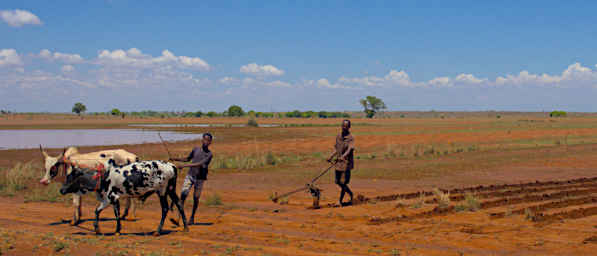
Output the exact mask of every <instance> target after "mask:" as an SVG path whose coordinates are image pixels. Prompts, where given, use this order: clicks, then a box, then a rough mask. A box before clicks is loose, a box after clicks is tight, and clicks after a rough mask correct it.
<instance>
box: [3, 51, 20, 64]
mask: <svg viewBox="0 0 597 256" xmlns="http://www.w3.org/2000/svg"><path fill="white" fill-rule="evenodd" d="M22 65H23V60H21V56H19V54H18V53H17V51H16V50H15V49H0V67H2V66H22Z"/></svg>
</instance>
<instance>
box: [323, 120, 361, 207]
mask: <svg viewBox="0 0 597 256" xmlns="http://www.w3.org/2000/svg"><path fill="white" fill-rule="evenodd" d="M334 156H336V157H337V160H338V161H337V162H336V164H335V167H336V184H338V186H340V188H341V189H342V190H341V192H340V205H341V206H346V205H350V204H352V191H351V190H350V188H348V183H349V182H350V171H351V170H352V169H353V168H354V137H353V136H352V134H350V120H344V121H342V132H340V134H338V136H336V145H335V146H334V152H333V153H332V155H331V156H330V157H329V158H328V159H327V161H328V162H331V161H332V159H333V158H334ZM345 193H348V195H349V196H350V201H349V202H347V203H343V202H342V200H343V199H344V194H345Z"/></svg>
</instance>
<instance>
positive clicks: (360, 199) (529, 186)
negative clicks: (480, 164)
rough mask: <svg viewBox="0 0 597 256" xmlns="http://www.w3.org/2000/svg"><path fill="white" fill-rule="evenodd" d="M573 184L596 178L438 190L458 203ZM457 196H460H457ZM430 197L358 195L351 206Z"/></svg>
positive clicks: (423, 193)
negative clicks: (472, 196) (481, 196)
mask: <svg viewBox="0 0 597 256" xmlns="http://www.w3.org/2000/svg"><path fill="white" fill-rule="evenodd" d="M575 184H580V185H579V186H592V185H595V184H597V177H591V178H578V179H571V180H564V181H544V182H540V181H536V182H529V183H520V184H502V185H489V186H483V185H480V186H475V187H467V188H456V189H450V190H443V189H440V190H441V191H442V192H444V193H446V192H449V193H450V194H452V195H454V196H453V197H454V201H460V200H464V195H463V194H465V193H480V192H487V191H491V192H489V193H486V194H487V195H488V198H489V197H499V196H508V193H511V194H516V193H518V194H521V193H525V192H522V191H529V190H535V191H536V192H541V191H547V190H550V189H540V187H544V186H549V187H550V188H553V187H556V186H563V187H564V186H573V185H575ZM505 189H517V190H511V191H505V192H500V190H505ZM516 191H521V192H520V193H519V192H516ZM500 193H503V194H502V195H500ZM458 194H462V195H458ZM432 195H433V191H417V192H411V193H401V194H392V195H383V196H376V197H371V198H369V197H365V196H363V195H358V196H357V197H356V200H354V202H353V204H354V205H358V204H363V203H367V202H370V201H376V202H385V201H395V200H408V199H414V198H419V197H421V196H432ZM451 199H452V198H451Z"/></svg>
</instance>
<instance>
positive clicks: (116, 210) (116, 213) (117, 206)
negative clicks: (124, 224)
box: [112, 198, 130, 236]
mask: <svg viewBox="0 0 597 256" xmlns="http://www.w3.org/2000/svg"><path fill="white" fill-rule="evenodd" d="M128 199H129V202H130V198H128ZM112 207H113V208H114V217H116V232H114V234H115V235H117V236H118V235H120V228H121V226H120V202H119V201H118V200H114V202H113V203H112Z"/></svg>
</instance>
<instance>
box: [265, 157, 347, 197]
mask: <svg viewBox="0 0 597 256" xmlns="http://www.w3.org/2000/svg"><path fill="white" fill-rule="evenodd" d="M336 162H337V161H335V162H333V163H332V165H330V167H328V168H327V169H325V170H324V171H323V172H321V173H320V174H319V175H317V176H316V177H315V178H313V179H312V180H311V183H309V184H307V185H305V186H303V187H301V188H298V189H296V190H293V191H290V192H287V193H284V194H281V195H279V196H276V197H274V198H272V201H273V202H274V203H276V202H278V200H279V199H280V198H283V197H287V196H289V195H292V194H296V193H298V192H301V191H304V190H307V189H309V187H310V185H312V184H313V183H315V182H316V181H317V180H318V179H319V178H321V176H323V175H324V174H325V173H327V172H328V171H329V170H330V169H331V168H332V167H334V166H335V165H336Z"/></svg>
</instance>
